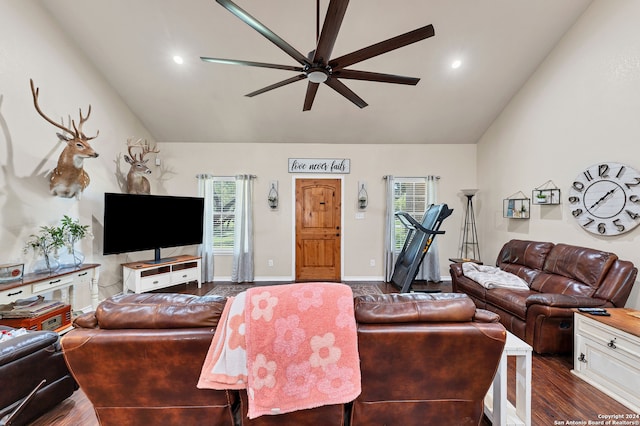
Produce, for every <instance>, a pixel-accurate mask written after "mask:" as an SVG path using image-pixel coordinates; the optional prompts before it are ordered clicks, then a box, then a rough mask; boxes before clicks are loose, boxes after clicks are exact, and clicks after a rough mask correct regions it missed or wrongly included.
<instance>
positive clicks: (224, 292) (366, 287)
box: [207, 283, 382, 297]
mask: <svg viewBox="0 0 640 426" xmlns="http://www.w3.org/2000/svg"><path fill="white" fill-rule="evenodd" d="M346 284H347V285H348V286H349V287H351V290H352V291H353V295H354V296H364V295H366V294H382V291H380V289H379V288H378V286H377V285H375V284H358V283H355V284H354V283H346ZM279 285H286V284H279ZM252 287H260V285H259V284H257V285H256V284H219V285H216V286H215V287H214V288H213V289H212V290H211V291H209V292H208V293H207V296H211V295H213V296H222V297H229V296H235V295H236V294H238V293H240V292H242V291H245V290H247V289H249V288H252Z"/></svg>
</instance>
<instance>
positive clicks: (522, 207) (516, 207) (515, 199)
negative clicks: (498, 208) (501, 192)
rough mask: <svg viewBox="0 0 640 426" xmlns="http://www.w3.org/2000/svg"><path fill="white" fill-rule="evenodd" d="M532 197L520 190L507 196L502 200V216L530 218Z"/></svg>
mask: <svg viewBox="0 0 640 426" xmlns="http://www.w3.org/2000/svg"><path fill="white" fill-rule="evenodd" d="M530 208H531V199H529V198H527V196H526V195H524V193H523V192H522V191H518V192H516V193H515V194H512V195H510V196H508V197H507V198H505V199H504V200H503V202H502V217H506V218H509V219H529V209H530Z"/></svg>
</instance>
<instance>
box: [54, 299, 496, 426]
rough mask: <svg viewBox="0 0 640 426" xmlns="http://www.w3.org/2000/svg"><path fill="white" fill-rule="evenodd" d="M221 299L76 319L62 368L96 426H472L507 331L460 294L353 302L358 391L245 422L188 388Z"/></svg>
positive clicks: (116, 303)
mask: <svg viewBox="0 0 640 426" xmlns="http://www.w3.org/2000/svg"><path fill="white" fill-rule="evenodd" d="M224 303H225V300H224V299H222V298H219V297H211V296H204V297H198V296H191V295H183V294H128V295H121V296H115V297H113V298H111V299H107V300H106V301H104V302H103V303H102V304H101V305H100V306H99V307H98V309H97V310H96V312H95V313H89V314H85V315H84V316H82V317H79V318H77V319H76V320H75V325H76V328H75V329H74V330H72V331H71V332H69V333H67V334H66V335H65V336H64V337H63V339H62V345H63V350H64V354H65V358H66V361H67V364H68V365H69V369H70V371H71V372H72V374H73V375H74V377H75V378H76V380H77V381H78V383H79V384H80V387H81V389H82V390H83V391H84V392H85V394H86V395H87V397H88V398H89V400H90V401H91V402H92V404H93V406H94V409H95V412H96V414H97V417H98V419H99V421H100V423H101V424H102V425H122V424H140V425H142V424H194V425H195V424H198V425H200V424H202V425H205V424H207V425H234V426H238V425H243V426H244V425H258V426H261V425H276V424H277V425H319V424H322V425H340V426H342V425H353V426H358V425H367V426H368V425H378V424H380V425H382V424H402V425H424V424H441V425H446V424H451V425H466V424H469V425H477V424H479V422H480V419H481V418H482V412H483V400H484V395H485V394H486V393H487V390H488V388H489V386H490V384H491V381H492V379H493V376H494V374H495V372H496V369H497V366H498V363H499V360H500V356H501V353H502V350H503V347H504V343H505V339H506V332H505V329H504V327H503V326H502V325H501V324H500V323H499V322H498V317H497V315H495V314H493V313H491V312H487V311H484V310H479V309H476V307H475V305H474V303H473V302H472V301H471V299H470V298H468V297H467V296H465V295H462V294H453V293H450V294H435V295H431V294H389V295H367V296H358V297H356V298H355V300H354V303H355V315H356V321H357V329H358V345H359V349H358V350H359V354H360V362H361V373H362V393H361V394H360V396H359V397H358V398H357V399H356V400H355V401H353V402H351V403H348V404H344V405H342V404H341V405H329V406H322V407H318V408H314V409H309V410H301V411H296V412H292V413H287V414H282V415H275V416H261V417H258V418H256V419H252V420H249V419H248V418H247V416H246V412H247V407H246V401H247V396H246V392H245V391H240V392H238V391H215V390H201V389H197V388H196V383H197V381H198V377H199V375H200V371H201V368H202V363H203V361H204V358H205V355H206V353H207V350H208V348H209V345H210V343H211V339H212V337H213V333H214V330H215V327H216V325H217V322H218V319H219V317H220V313H221V312H222V309H223V307H224Z"/></svg>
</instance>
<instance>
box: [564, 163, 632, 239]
mask: <svg viewBox="0 0 640 426" xmlns="http://www.w3.org/2000/svg"><path fill="white" fill-rule="evenodd" d="M569 207H570V209H571V215H572V216H573V217H574V218H575V219H576V220H577V221H578V223H579V224H580V226H581V227H582V228H583V229H584V230H585V231H588V232H591V233H593V234H597V235H619V234H622V233H624V232H628V231H630V230H632V229H633V228H635V227H636V226H638V225H639V224H640V173H638V172H637V171H636V170H635V169H633V168H632V167H629V166H627V165H624V164H620V163H613V162H606V163H600V164H595V165H593V166H590V167H588V168H587V169H585V170H584V171H583V172H582V173H580V174H579V175H578V176H577V177H576V179H575V181H574V182H573V184H572V185H571V189H570V191H569Z"/></svg>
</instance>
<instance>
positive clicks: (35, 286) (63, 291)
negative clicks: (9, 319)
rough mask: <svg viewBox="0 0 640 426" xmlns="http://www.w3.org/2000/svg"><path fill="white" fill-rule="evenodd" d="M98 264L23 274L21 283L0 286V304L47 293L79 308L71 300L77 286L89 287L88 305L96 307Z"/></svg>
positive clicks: (74, 308)
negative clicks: (50, 271) (55, 295)
mask: <svg viewBox="0 0 640 426" xmlns="http://www.w3.org/2000/svg"><path fill="white" fill-rule="evenodd" d="M99 267H100V265H99V264H96V263H88V264H82V265H80V266H78V267H77V268H64V269H59V270H57V271H55V272H52V273H50V274H49V273H38V274H36V273H31V274H25V275H24V276H23V277H22V279H21V280H19V281H15V282H9V283H4V284H0V304H2V305H5V304H10V303H13V302H15V301H16V300H18V299H26V298H28V297H31V296H36V295H41V294H42V295H44V294H48V293H55V294H57V293H59V297H56V298H59V299H60V300H62V301H63V302H65V303H66V304H68V305H71V309H72V310H74V311H75V310H78V309H81V308H82V306H77V303H76V300H75V290H76V287H77V286H85V285H89V286H91V287H90V291H91V305H92V306H93V308H94V309H95V308H96V306H97V305H98V275H99Z"/></svg>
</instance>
